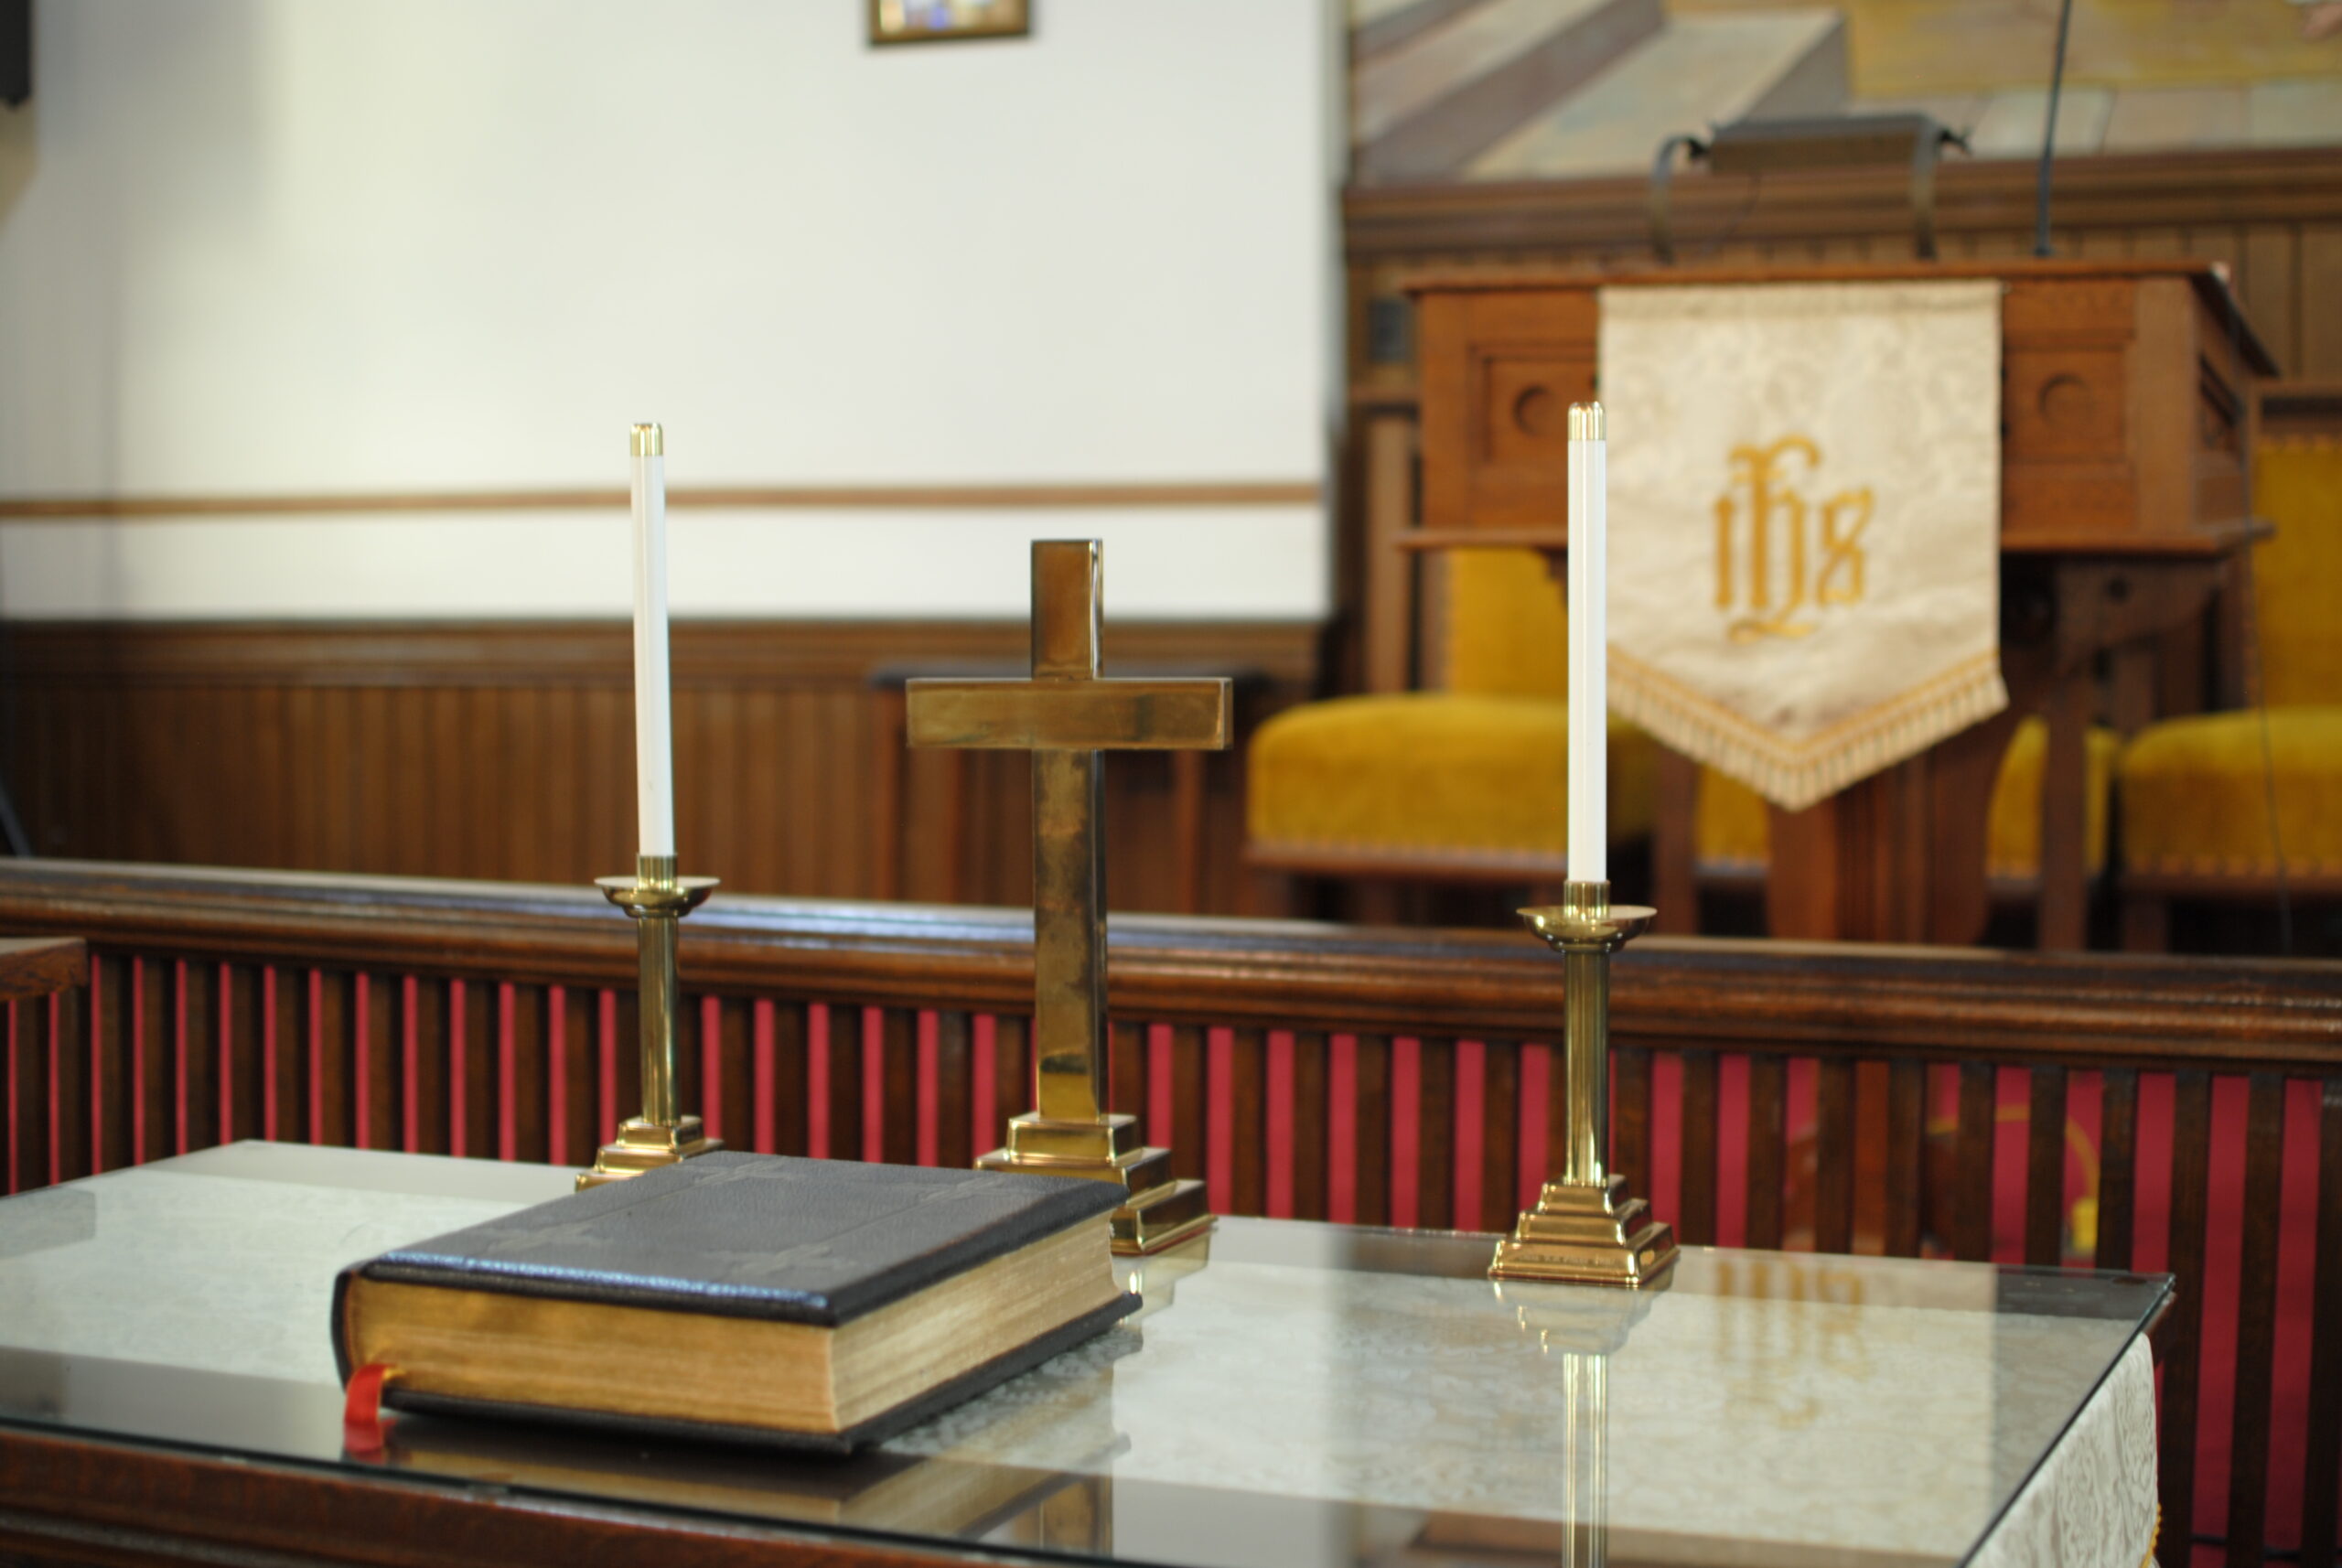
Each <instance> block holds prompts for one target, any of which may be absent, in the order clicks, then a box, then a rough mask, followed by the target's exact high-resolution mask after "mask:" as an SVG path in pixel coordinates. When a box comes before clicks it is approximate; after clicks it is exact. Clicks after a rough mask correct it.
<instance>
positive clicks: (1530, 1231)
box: [1488, 1175, 1676, 1289]
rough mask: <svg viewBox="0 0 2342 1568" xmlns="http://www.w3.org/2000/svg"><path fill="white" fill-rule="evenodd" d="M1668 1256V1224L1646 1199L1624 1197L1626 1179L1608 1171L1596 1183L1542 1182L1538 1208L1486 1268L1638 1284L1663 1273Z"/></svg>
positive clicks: (1672, 1251)
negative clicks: (1653, 1215) (1652, 1211)
mask: <svg viewBox="0 0 2342 1568" xmlns="http://www.w3.org/2000/svg"><path fill="white" fill-rule="evenodd" d="M1675 1259H1676V1247H1675V1228H1674V1227H1673V1226H1671V1225H1668V1224H1665V1223H1663V1222H1662V1221H1660V1220H1657V1219H1652V1218H1651V1216H1650V1205H1649V1203H1647V1202H1645V1201H1644V1200H1643V1199H1641V1198H1639V1197H1628V1196H1627V1178H1626V1177H1625V1176H1615V1175H1614V1176H1608V1177H1606V1178H1605V1179H1604V1180H1603V1181H1602V1182H1600V1183H1599V1184H1595V1185H1585V1184H1578V1183H1573V1182H1561V1181H1551V1182H1547V1183H1546V1184H1545V1190H1544V1191H1543V1192H1542V1193H1541V1194H1539V1195H1538V1198H1537V1207H1536V1208H1532V1209H1531V1210H1529V1211H1528V1212H1527V1213H1525V1214H1523V1215H1522V1216H1521V1217H1520V1224H1519V1225H1518V1226H1517V1227H1515V1229H1514V1230H1513V1233H1512V1234H1511V1235H1509V1236H1508V1237H1506V1238H1505V1239H1504V1240H1501V1241H1499V1242H1498V1243H1497V1255H1496V1262H1493V1263H1491V1264H1490V1265H1489V1266H1488V1273H1491V1274H1493V1275H1494V1276H1496V1277H1497V1278H1499V1279H1507V1280H1552V1281H1561V1282H1566V1283H1573V1284H1601V1285H1625V1286H1627V1287H1628V1288H1630V1289H1640V1288H1642V1287H1644V1286H1647V1285H1652V1284H1656V1283H1659V1282H1660V1280H1662V1279H1664V1278H1666V1276H1667V1273H1668V1271H1669V1270H1670V1269H1672V1268H1673V1267H1674V1266H1675Z"/></svg>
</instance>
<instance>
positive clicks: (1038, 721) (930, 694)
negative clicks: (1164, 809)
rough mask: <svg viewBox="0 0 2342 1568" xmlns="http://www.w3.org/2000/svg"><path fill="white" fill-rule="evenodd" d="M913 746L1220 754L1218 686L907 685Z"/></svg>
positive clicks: (1224, 703) (1223, 728) (1065, 682)
mask: <svg viewBox="0 0 2342 1568" xmlns="http://www.w3.org/2000/svg"><path fill="white" fill-rule="evenodd" d="M908 704H909V719H908V723H909V729H910V743H911V744H912V745H913V746H978V747H989V748H994V749H1004V750H1009V751H1187V750H1220V749H1224V748H1225V747H1226V746H1227V745H1228V713H1229V686H1228V682H1227V681H1225V680H1189V681H1109V680H1099V679H1090V680H1084V679H1079V678H1076V679H1070V680H1069V679H1065V678H1062V677H1060V678H1056V679H1051V680H1045V681H913V682H909V685H908Z"/></svg>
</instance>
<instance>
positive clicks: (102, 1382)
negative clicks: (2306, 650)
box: [0, 1144, 2168, 1568]
mask: <svg viewBox="0 0 2342 1568" xmlns="http://www.w3.org/2000/svg"><path fill="white" fill-rule="evenodd" d="M573 1175H574V1173H573V1172H571V1171H568V1170H564V1169H558V1168H554V1167H550V1166H543V1165H502V1164H496V1163H492V1162H488V1161H473V1160H453V1159H443V1158H437V1157H434V1156H429V1155H390V1154H380V1153H365V1152H360V1151H354V1150H346V1149H314V1148H308V1147H305V1146H297V1145H291V1144H234V1145H231V1146H230V1147H227V1148H223V1149H215V1150H210V1151H208V1152H206V1153H203V1154H199V1155H185V1156H182V1157H180V1158H177V1159H173V1160H165V1161H161V1162H158V1163H156V1164H154V1165H145V1166H142V1167H139V1168H137V1169H134V1170H125V1171H117V1172H112V1173H109V1174H106V1175H103V1176H94V1177H91V1178H90V1179H88V1180H85V1181H80V1182H74V1183H70V1184H69V1185H67V1186H64V1187H56V1188H51V1189H48V1190H44V1191H40V1192H34V1193H28V1194H25V1195H22V1196H20V1197H12V1198H8V1199H5V1201H0V1423H5V1425H8V1426H12V1427H18V1428H26V1427H30V1428H49V1429H65V1430H68V1431H70V1432H72V1433H75V1434H85V1435H102V1436H106V1437H110V1438H114V1439H119V1440H129V1441H134V1442H145V1443H153V1444H168V1445H173V1446H177V1447H190V1448H194V1449H197V1450H199V1451H202V1452H208V1453H217V1454H228V1455H239V1456H245V1457H258V1458H265V1459H273V1460H277V1461H283V1462H289V1463H293V1464H296V1465H314V1466H330V1467H334V1468H338V1469H343V1470H358V1471H380V1470H383V1469H391V1470H395V1471H398V1472H402V1473H403V1477H405V1478H407V1479H417V1480H419V1479H425V1478H430V1477H439V1478H444V1479H446V1480H447V1481H450V1482H456V1483H467V1484H480V1483H488V1484H494V1485H498V1486H502V1487H510V1488H513V1489H516V1490H529V1491H535V1492H542V1493H544V1494H547V1495H553V1496H559V1497H566V1498H595V1499H599V1500H603V1501H618V1502H624V1503H627V1504H629V1505H632V1506H636V1507H639V1508H644V1509H654V1510H688V1511H690V1512H692V1513H694V1514H701V1515H716V1516H721V1517H724V1518H726V1519H729V1520H736V1521H750V1522H753V1521H759V1520H761V1521H771V1522H782V1523H787V1524H790V1525H791V1526H811V1527H815V1528H819V1529H831V1530H839V1531H843V1532H851V1533H857V1534H872V1535H877V1536H886V1537H896V1538H909V1539H913V1540H917V1541H924V1542H927V1543H929V1544H930V1545H938V1546H943V1547H947V1548H950V1549H952V1550H965V1551H969V1552H975V1551H985V1550H989V1551H1003V1550H1008V1551H1017V1552H1037V1553H1043V1554H1064V1555H1067V1556H1070V1557H1074V1558H1078V1559H1081V1560H1086V1561H1091V1562H1119V1563H1156V1564H1177V1565H1183V1568H1184V1565H1193V1568H1250V1565H1252V1564H1256V1563H1257V1564H1269V1563H1275V1564H1280V1565H1289V1568H1316V1565H1323V1568H1334V1565H1337V1564H1352V1563H1359V1564H1363V1563H1377V1564H1380V1563H1392V1564H1398V1563H1407V1564H1413V1563H1426V1564H1428V1563H1464V1562H1471V1563H1489V1562H1492V1561H1497V1560H1500V1559H1510V1558H1520V1557H1524V1556H1532V1557H1537V1558H1540V1559H1542V1560H1546V1561H1551V1560H1552V1559H1553V1558H1555V1557H1557V1556H1559V1555H1560V1554H1561V1548H1562V1544H1563V1535H1564V1532H1565V1531H1566V1530H1568V1529H1569V1528H1570V1527H1571V1526H1572V1525H1573V1524H1576V1525H1579V1526H1581V1527H1583V1526H1585V1524H1586V1523H1587V1522H1588V1521H1589V1520H1599V1522H1600V1524H1601V1526H1602V1528H1603V1530H1604V1531H1605V1532H1606V1546H1607V1552H1608V1554H1609V1555H1611V1556H1614V1557H1617V1558H1620V1559H1624V1560H1632V1561H1636V1562H1638V1563H1687V1564H1688V1563H1724V1562H1729V1563H1735V1564H1743V1565H1749V1568H1760V1565H1763V1564H1770V1563H1781V1564H1789V1563H1822V1562H1824V1561H1826V1562H1828V1563H1832V1564H1833V1565H1836V1568H1864V1565H1875V1568H1888V1565H1890V1564H1891V1565H1892V1568H1925V1565H1928V1564H1937V1563H1941V1564H1952V1563H1960V1562H1961V1561H1963V1560H1965V1559H1966V1558H1967V1557H1968V1556H1969V1555H1970V1554H1971V1552H1973V1551H1974V1550H1975V1549H1976V1547H1977V1546H1978V1545H1979V1544H1980V1543H1981V1542H1982V1541H1983V1539H1984V1538H1985V1537H1986V1536H1987V1535H1988V1534H1989V1533H1990V1531H1991V1530H1992V1527H1993V1522H1994V1521H1995V1520H1997V1519H1998V1518H1999V1516H2000V1514H2001V1512H2002V1510H2003V1509H2005V1508H2006V1507H2007V1505H2008V1503H2009V1502H2010V1500H2011V1499H2012V1498H2014V1496H2015V1494H2016V1492H2017V1490H2018V1488H2019V1487H2022V1486H2023V1484H2024V1482H2025V1479H2026V1478H2027V1477H2029V1476H2030V1475H2031V1474H2032V1473H2033V1471H2034V1470H2035V1468H2036V1466H2038V1465H2039V1464H2040V1462H2041V1461H2042V1459H2043V1458H2044V1456H2045V1455H2047V1453H2048V1452H2049V1451H2050V1449H2052V1448H2053V1447H2054V1446H2055V1445H2056V1444H2057V1441H2058V1440H2059V1438H2060V1436H2061V1434H2063V1433H2064V1432H2065V1431H2066V1429H2067V1427H2068V1424H2069V1423H2071V1422H2072V1421H2073V1419H2074V1417H2075V1416H2076V1414H2077V1413H2078V1412H2079V1411H2080V1410H2081V1408H2082V1406H2083V1405H2084V1404H2085V1403H2086V1402H2088V1400H2089V1399H2090V1395H2091V1393H2092V1392H2093V1391H2095V1390H2096V1389H2097V1387H2098V1385H2099V1383H2100V1380H2102V1379H2103V1378H2104V1377H2105V1375H2106V1374H2107V1372H2108V1371H2109V1370H2110V1369H2111V1368H2112V1367H2113V1365H2114V1363H2115V1362H2116V1361H2117V1360H2118V1359H2120V1358H2121V1357H2122V1354H2123V1352H2124V1351H2125V1350H2127V1349H2128V1348H2129V1347H2130V1346H2131V1344H2132V1343H2133V1340H2134V1339H2135V1338H2136V1337H2138V1335H2139V1334H2141V1333H2142V1332H2143V1328H2144V1326H2146V1324H2147V1323H2149V1322H2150V1321H2151V1320H2152V1319H2153V1317H2154V1314H2155V1313H2156V1312H2157V1311H2159V1310H2160V1308H2161V1305H2162V1304H2163V1302H2164V1300H2165V1295H2166V1293H2167V1290H2168V1283H2167V1281H2166V1280H2165V1277H2163V1276H2159V1275H2157V1276H2143V1275H2133V1274H2109V1273H2076V1272H2069V1271H2057V1270H2029V1269H2011V1268H1996V1267H1993V1266H1989V1265H1983V1264H1963V1263H1944V1262H1910V1261H1901V1260H1888V1259H1881V1258H1849V1257H1823V1256H1813V1255H1799V1254H1790V1253H1779V1252H1735V1251H1719V1250H1714V1249H1707V1248H1688V1249H1686V1250H1685V1251H1684V1254H1683V1258H1682V1261H1681V1262H1680V1263H1679V1264H1678V1265H1677V1268H1676V1272H1675V1278H1674V1280H1673V1282H1672V1283H1671V1285H1670V1286H1669V1287H1668V1288H1667V1289H1665V1290H1662V1291H1660V1292H1656V1293H1645V1294H1631V1293H1623V1292H1615V1291H1607V1290H1597V1289H1589V1288H1582V1287H1573V1286H1563V1285H1516V1284H1509V1283H1508V1284H1505V1285H1503V1286H1501V1287H1499V1286H1497V1285H1494V1284H1491V1283H1489V1282H1488V1280H1487V1279H1486V1278H1485V1277H1484V1271H1485V1270H1486V1268H1487V1265H1488V1254H1489V1249H1490V1242H1491V1239H1490V1238H1488V1237H1486V1236H1473V1235H1463V1234H1457V1233H1452V1232H1408V1231H1393V1230H1368V1229H1361V1228H1355V1227H1347V1226H1336V1225H1321V1224H1312V1223H1305V1222H1301V1221H1293V1220H1258V1219H1223V1220H1222V1221H1220V1223H1219V1226H1218V1228H1217V1229H1216V1230H1214V1231H1213V1232H1212V1233H1211V1234H1210V1235H1209V1237H1208V1238H1206V1239H1205V1240H1202V1241H1200V1242H1198V1243H1193V1244H1190V1245H1189V1246H1187V1247H1185V1248H1182V1249H1179V1250H1177V1251H1174V1252H1171V1253H1168V1254H1164V1255H1161V1256H1158V1257H1156V1258H1153V1259H1147V1260H1144V1261H1136V1260H1133V1261H1131V1262H1127V1263H1119V1262H1118V1267H1120V1268H1122V1269H1123V1271H1124V1273H1126V1274H1128V1275H1129V1276H1130V1283H1131V1284H1132V1286H1133V1288H1135V1289H1138V1290H1140V1291H1141V1292H1142V1294H1144V1297H1145V1299H1146V1305H1145V1307H1144V1310H1143V1311H1141V1312H1140V1313H1138V1314H1137V1315H1135V1316H1133V1317H1131V1318H1129V1319H1127V1320H1125V1321H1124V1322H1123V1324H1122V1325H1120V1326H1117V1327H1115V1328H1114V1329H1112V1330H1111V1331H1109V1332H1108V1333H1106V1334H1104V1335H1102V1336H1101V1337H1098V1338H1096V1339H1094V1340H1092V1341H1090V1343H1088V1344H1087V1345H1084V1346H1081V1347H1080V1348H1076V1349H1074V1350H1072V1351H1069V1352H1068V1353H1067V1354H1065V1355H1062V1356H1060V1357H1058V1358H1057V1359H1055V1360H1053V1361H1050V1362H1048V1363H1047V1365H1045V1366H1043V1367H1041V1368H1039V1369H1037V1370H1035V1371H1033V1372H1030V1373H1027V1374H1026V1375H1025V1376H1024V1377H1022V1378H1019V1379H1016V1380H1014V1381H1013V1382H1010V1383H1008V1384H1006V1385H1004V1386H1003V1387H1001V1388H999V1389H997V1390H995V1391H993V1392H991V1393H989V1394H986V1395H984V1396H983V1397H981V1398H979V1399H977V1400H975V1401H972V1402H969V1403H967V1404H963V1405H962V1406H960V1407H959V1408H957V1409H955V1410H952V1411H950V1412H946V1413H944V1414H943V1415H941V1416H940V1417H938V1418H937V1419H935V1420H933V1421H931V1422H929V1423H927V1424H925V1425H923V1426H920V1427H918V1428H915V1429H914V1430H912V1431H910V1432H908V1433H907V1434H903V1435H902V1436H900V1437H898V1438H897V1439H895V1440H894V1441H892V1442H890V1443H887V1444H884V1445H882V1446H881V1447H879V1448H876V1449H875V1450H871V1451H868V1452H865V1453H864V1454H861V1455H856V1456H854V1457H853V1458H851V1459H846V1460H835V1459H809V1458H804V1457H795V1456H788V1455H776V1454H773V1453H770V1452H767V1451H763V1450H753V1449H747V1448H725V1447H719V1446H710V1445H695V1444H679V1443H671V1442H667V1441H664V1440H659V1441H650V1442H646V1441H639V1440H635V1441H629V1440H626V1439H621V1438H611V1437H601V1436H591V1435H581V1434H575V1433H567V1432H557V1431H552V1430H546V1429H540V1428H535V1427H530V1426H523V1425H514V1424H504V1423H495V1422H488V1421H473V1422H462V1421H453V1420H437V1419H424V1418H419V1417H413V1416H409V1417H403V1418H400V1419H399V1420H397V1421H396V1422H395V1423H393V1424H392V1435H391V1437H390V1440H389V1443H388V1444H387V1447H386V1448H385V1449H384V1450H382V1451H381V1452H380V1453H376V1454H372V1455H352V1454H349V1453H346V1452H345V1451H344V1448H343V1444H342V1432H341V1397H340V1391H339V1389H338V1385H337V1382H336V1379H335V1375H334V1364H333V1353H332V1348H331V1344H330V1342H329V1339H328V1330H327V1312H328V1299H329V1294H330V1290H331V1285H332V1282H333V1277H334V1274H335V1273H336V1272H337V1271H338V1269H339V1268H340V1267H341V1266H342V1265H343V1264H345V1263H349V1262H357V1261H359V1260H361V1259H364V1258H367V1257H371V1256H372V1255H373V1254H375V1253H377V1252H381V1251H386V1250H388V1249H390V1248H392V1247H395V1246H399V1245H403V1244H405V1243H408V1242H412V1241H416V1240H422V1239H424V1238H425V1237H428V1236H432V1235H435V1234H438V1233H440V1232H443V1231H446V1230H456V1229H458V1228H460V1227H462V1226H466V1225H470V1224H474V1223H477V1222H478V1221H480V1220H483V1219H490V1218H493V1217H495V1216H497V1215H500V1214H503V1213H507V1212H510V1210H512V1209H514V1208H520V1207H522V1206H524V1205H527V1204H531V1203H535V1202H541V1201H543V1200H545V1199H547V1198H551V1197H559V1196H561V1195H562V1194H564V1193H565V1192H567V1191H568V1190H569V1189H570V1185H571V1180H572V1176H573Z"/></svg>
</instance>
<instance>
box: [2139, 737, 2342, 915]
mask: <svg viewBox="0 0 2342 1568" xmlns="http://www.w3.org/2000/svg"><path fill="white" fill-rule="evenodd" d="M2272 765H2273V767H2272ZM2272 771H2273V773H2274V775H2275V782H2276V793H2277V829H2278V833H2279V835H2280V836H2281V837H2283V840H2284V844H2285V866H2286V869H2287V870H2289V871H2292V872H2295V873H2297V874H2300V875H2331V874H2335V873H2337V872H2342V707H2297V708H2272V709H2270V710H2269V746H2268V754H2267V758H2266V760H2265V761H2264V757H2263V753H2262V750H2261V715H2260V714H2258V713H2257V712H2251V711H2248V712H2244V713H2233V714H2194V715H2191V716H2190V717H2187V718H2180V719H2167V720H2165V722H2163V723H2162V724H2157V725H2148V726H2147V727H2146V728H2145V729H2143V730H2141V731H2140V732H2139V734H2138V736H2137V738H2136V739H2134V740H2133V741H2132V743H2131V748H2130V750H2129V751H2128V752H2127V753H2125V754H2124V756H2123V758H2122V863H2123V865H2125V866H2126V867H2128V868H2130V869H2132V870H2134V871H2143V872H2149V873H2155V872H2161V873H2165V874H2167V875H2231V876H2251V877H2262V876H2269V875H2273V874H2274V873H2275V870H2276V865H2277V857H2276V854H2275V851H2274V849H2273V847H2272V839H2271V836H2270V832H2269V788H2270V773H2271V772H2272Z"/></svg>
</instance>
